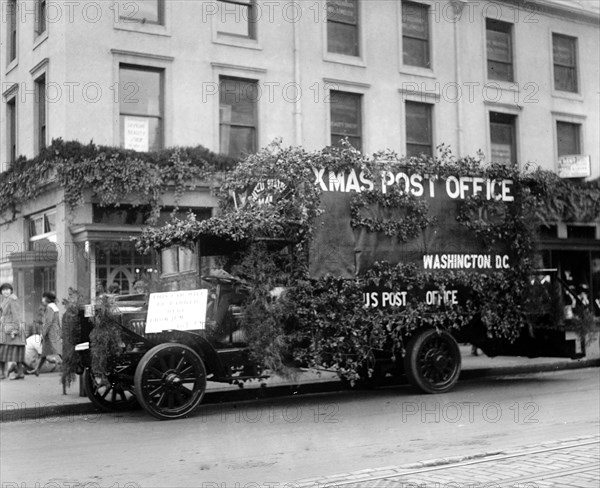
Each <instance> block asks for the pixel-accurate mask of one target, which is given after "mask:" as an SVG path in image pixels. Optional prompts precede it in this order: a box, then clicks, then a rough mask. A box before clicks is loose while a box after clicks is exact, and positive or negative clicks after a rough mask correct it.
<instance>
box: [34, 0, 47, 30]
mask: <svg viewBox="0 0 600 488" xmlns="http://www.w3.org/2000/svg"><path fill="white" fill-rule="evenodd" d="M36 16H37V18H36V32H37V34H41V33H42V32H44V31H45V30H46V0H38V6H37V11H36Z"/></svg>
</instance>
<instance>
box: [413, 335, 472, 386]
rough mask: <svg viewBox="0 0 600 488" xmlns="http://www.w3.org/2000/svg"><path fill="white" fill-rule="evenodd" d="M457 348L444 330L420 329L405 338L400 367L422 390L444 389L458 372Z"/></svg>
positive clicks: (453, 340) (456, 378)
mask: <svg viewBox="0 0 600 488" xmlns="http://www.w3.org/2000/svg"><path fill="white" fill-rule="evenodd" d="M460 365H461V357H460V349H459V348H458V344H457V342H456V340H455V339H454V337H452V335H450V334H449V333H448V332H446V331H437V330H436V329H424V330H421V331H419V332H416V333H415V334H414V335H413V336H412V337H411V339H410V340H409V342H408V345H407V348H406V356H405V357H404V370H405V372H406V376H407V377H408V380H409V381H410V383H411V384H412V385H413V386H415V387H417V388H418V389H420V390H421V391H423V392H425V393H444V392H446V391H448V390H450V389H452V387H454V385H455V384H456V382H457V381H458V377H459V375H460Z"/></svg>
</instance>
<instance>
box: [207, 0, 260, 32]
mask: <svg viewBox="0 0 600 488" xmlns="http://www.w3.org/2000/svg"><path fill="white" fill-rule="evenodd" d="M217 5H218V7H219V10H218V12H217V14H216V16H215V18H216V21H217V32H219V34H228V35H231V36H238V37H247V38H249V39H256V21H257V20H258V19H257V18H256V16H257V13H258V11H257V9H256V1H255V0H219V2H217Z"/></svg>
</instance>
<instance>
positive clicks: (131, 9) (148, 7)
mask: <svg viewBox="0 0 600 488" xmlns="http://www.w3.org/2000/svg"><path fill="white" fill-rule="evenodd" d="M119 3H120V5H118V7H119V9H120V10H119V14H120V17H121V21H123V22H140V23H142V24H144V23H149V24H163V23H164V21H163V17H164V15H163V11H164V0H120V1H119Z"/></svg>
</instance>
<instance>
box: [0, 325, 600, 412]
mask: <svg viewBox="0 0 600 488" xmlns="http://www.w3.org/2000/svg"><path fill="white" fill-rule="evenodd" d="M461 353H462V373H461V377H460V379H461V380H462V381H464V380H469V379H475V378H483V377H494V376H503V375H511V374H525V373H538V372H544V371H558V370H563V369H575V368H587V367H594V366H595V367H597V366H600V347H599V341H598V337H596V339H595V340H594V342H593V343H592V344H591V345H590V346H589V347H588V348H587V356H586V357H585V358H583V359H578V360H570V359H563V358H536V359H528V358H522V357H496V358H489V357H487V356H484V355H480V356H472V355H471V348H470V346H461ZM338 389H342V384H341V382H340V381H339V379H338V377H337V375H336V374H335V373H331V372H316V371H301V372H300V373H299V374H298V376H297V377H296V378H295V379H287V378H281V377H277V376H274V377H271V378H268V379H267V380H263V381H262V382H261V381H258V380H257V381H251V382H247V383H246V384H245V385H244V388H240V387H238V386H236V385H229V384H224V383H214V382H208V387H207V392H206V395H205V397H204V401H203V403H222V402H228V401H240V400H251V399H255V398H264V397H274V396H284V395H297V394H307V393H320V392H327V391H335V390H338ZM0 403H1V405H2V411H1V417H0V422H6V421H14V420H23V419H26V418H40V417H54V416H57V415H77V414H83V413H92V412H95V411H96V410H95V407H94V406H93V405H92V404H91V402H90V401H89V400H88V398H87V397H85V396H83V397H82V396H79V382H78V381H77V380H76V381H75V382H74V383H73V384H72V385H71V387H70V388H69V389H68V390H67V394H66V395H63V394H62V385H61V384H60V373H59V372H54V373H46V374H41V375H40V376H39V377H36V376H27V377H26V378H25V379H24V380H22V381H10V380H2V381H0Z"/></svg>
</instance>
